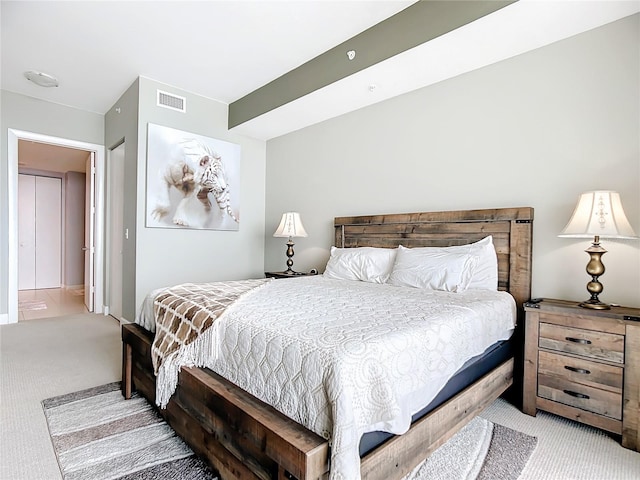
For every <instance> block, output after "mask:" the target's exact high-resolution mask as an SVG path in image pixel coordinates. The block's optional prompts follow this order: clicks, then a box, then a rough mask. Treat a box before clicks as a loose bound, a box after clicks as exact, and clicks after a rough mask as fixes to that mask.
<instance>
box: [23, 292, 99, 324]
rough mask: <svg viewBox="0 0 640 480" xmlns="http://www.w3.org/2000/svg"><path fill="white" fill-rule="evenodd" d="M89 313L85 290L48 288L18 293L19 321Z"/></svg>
mask: <svg viewBox="0 0 640 480" xmlns="http://www.w3.org/2000/svg"><path fill="white" fill-rule="evenodd" d="M74 313H88V311H87V307H86V306H85V304H84V290H82V289H79V290H71V289H66V288H46V289H41V290H20V291H19V292H18V321H19V322H22V321H25V320H35V319H38V318H49V317H60V316H62V315H69V314H74Z"/></svg>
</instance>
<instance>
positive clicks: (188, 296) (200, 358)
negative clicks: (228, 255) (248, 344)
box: [151, 279, 271, 408]
mask: <svg viewBox="0 0 640 480" xmlns="http://www.w3.org/2000/svg"><path fill="white" fill-rule="evenodd" d="M270 281H271V279H252V280H237V281H229V282H215V283H201V284H195V283H184V284H181V285H176V286H174V287H170V288H167V289H165V290H162V291H161V292H160V293H159V294H158V295H157V296H156V298H155V300H154V302H153V309H154V314H155V319H156V336H155V338H154V340H153V345H152V346H151V358H152V360H153V368H154V371H155V374H156V403H157V404H158V406H159V407H160V408H165V407H166V406H167V403H169V399H170V398H171V395H173V392H174V391H175V389H176V385H177V384H178V373H179V372H180V368H181V367H183V366H188V367H192V366H196V367H202V366H205V362H206V361H207V360H210V359H211V356H212V355H215V354H216V346H215V344H216V342H215V339H214V329H212V328H211V327H212V326H213V324H214V322H215V321H216V320H217V319H219V318H220V316H221V315H222V314H223V313H224V312H225V311H226V310H227V308H228V307H229V306H231V305H232V304H233V303H234V302H235V301H237V300H238V299H239V298H240V297H241V296H243V295H244V294H246V293H248V292H250V291H252V290H254V289H256V288H257V287H260V286H262V285H265V284H266V283H268V282H270Z"/></svg>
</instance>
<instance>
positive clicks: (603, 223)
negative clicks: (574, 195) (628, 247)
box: [558, 191, 638, 239]
mask: <svg viewBox="0 0 640 480" xmlns="http://www.w3.org/2000/svg"><path fill="white" fill-rule="evenodd" d="M596 235H597V236H599V237H603V238H628V239H634V238H638V237H637V236H636V233H635V232H634V231H633V228H632V227H631V224H630V223H629V220H627V216H626V215H625V214H624V210H623V209H622V202H621V201H620V195H619V194H618V192H612V191H595V192H587V193H583V194H582V195H580V198H579V199H578V205H577V206H576V209H575V210H574V211H573V215H572V216H571V219H570V220H569V223H567V226H566V227H564V229H563V230H562V232H560V234H559V235H558V236H559V237H574V238H588V237H593V236H596Z"/></svg>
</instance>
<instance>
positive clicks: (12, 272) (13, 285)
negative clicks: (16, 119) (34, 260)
mask: <svg viewBox="0 0 640 480" xmlns="http://www.w3.org/2000/svg"><path fill="white" fill-rule="evenodd" d="M21 141H24V142H27V143H26V144H23V145H27V144H29V145H33V146H38V147H44V148H51V149H54V147H58V148H63V149H71V150H74V151H84V157H85V158H86V157H87V156H92V157H93V158H94V159H95V168H93V171H92V172H86V173H85V174H88V175H91V176H92V178H95V182H94V185H95V190H94V192H95V194H94V195H93V198H94V199H95V202H94V203H95V208H94V209H93V212H94V219H95V221H94V225H95V228H94V234H95V235H94V245H93V249H92V250H93V251H92V252H91V253H92V255H91V257H92V258H93V260H94V274H93V276H92V277H93V278H91V279H87V278H86V276H85V280H91V281H90V282H89V283H88V284H87V283H86V282H85V284H84V285H81V287H82V286H84V287H85V289H86V288H87V285H88V288H89V289H90V290H91V295H92V298H93V302H94V308H93V311H94V312H95V313H102V311H103V283H104V282H103V280H102V275H103V246H102V245H103V228H102V225H103V218H104V215H103V209H104V206H103V201H102V198H103V195H104V188H103V169H104V147H103V146H102V145H97V144H90V143H85V142H77V141H74V140H68V139H63V138H58V137H50V136H46V135H41V134H36V133H32V132H24V131H17V130H13V129H9V130H8V145H7V146H8V172H9V178H8V206H9V232H8V246H9V262H8V278H7V287H8V289H7V290H8V315H7V318H6V319H3V323H15V322H17V321H18V319H19V316H20V315H19V310H18V304H19V298H18V297H19V295H18V272H19V269H18V266H19V265H18V251H19V242H18V237H19V235H18V171H19V170H27V171H28V170H30V169H33V170H35V171H36V172H37V171H38V170H44V168H43V166H42V165H39V166H38V165H27V164H25V165H19V163H25V162H23V161H22V160H21V159H20V155H19V153H20V152H19V142H21ZM54 163H55V161H53V160H50V162H49V164H48V165H47V166H48V168H47V169H49V170H50V169H51V165H52V164H54ZM60 168H62V167H60ZM82 207H83V208H84V205H82ZM85 223H86V222H85ZM89 247H91V246H89ZM63 255H64V249H63ZM91 284H93V285H91ZM62 290H64V292H63V291H62ZM72 290H73V289H66V288H62V287H61V288H60V289H55V288H54V289H47V290H43V291H42V292H41V293H42V294H47V297H48V298H49V299H50V301H51V302H52V304H56V303H57V305H58V311H60V312H62V313H60V314H62V315H64V314H66V313H64V312H65V311H67V310H65V309H66V308H67V306H69V305H76V307H74V308H77V304H78V298H71V299H70V300H71V302H70V303H69V302H68V301H67V300H69V299H68V298H65V295H64V294H65V293H69V292H70V291H72ZM83 293H84V292H83ZM34 295H35V294H34ZM76 296H77V297H79V298H80V299H81V302H82V304H84V299H83V297H82V296H80V295H74V297H76ZM34 301H36V300H35V299H34ZM54 310H55V309H53V308H52V311H51V312H49V313H51V314H53V313H54ZM49 313H47V314H44V312H41V314H42V315H44V316H54V315H51V314H49ZM67 313H68V311H67Z"/></svg>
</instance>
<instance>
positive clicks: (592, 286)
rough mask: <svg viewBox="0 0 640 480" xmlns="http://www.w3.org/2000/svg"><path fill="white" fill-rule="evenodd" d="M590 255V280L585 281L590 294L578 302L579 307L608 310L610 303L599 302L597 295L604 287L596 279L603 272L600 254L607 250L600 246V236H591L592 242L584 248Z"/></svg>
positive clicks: (588, 266) (588, 270)
mask: <svg viewBox="0 0 640 480" xmlns="http://www.w3.org/2000/svg"><path fill="white" fill-rule="evenodd" d="M585 252H587V253H588V254H589V256H590V257H591V258H590V260H589V263H587V273H588V274H589V275H591V281H590V282H589V283H587V291H588V292H589V293H590V294H591V298H590V299H589V300H586V301H584V302H582V303H581V304H580V306H581V307H584V308H591V309H593V310H608V309H610V308H611V305H607V304H606V303H603V302H601V301H600V300H599V299H598V295H599V294H600V293H602V290H603V289H604V287H603V286H602V284H601V283H600V282H599V281H598V277H599V276H600V275H602V274H603V273H604V264H603V263H602V259H601V257H602V255H604V254H605V253H607V251H606V250H605V249H604V248H602V247H601V246H600V237H599V236H598V235H596V236H595V237H594V238H593V244H592V245H591V246H590V247H589V248H587V249H586V250H585Z"/></svg>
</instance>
